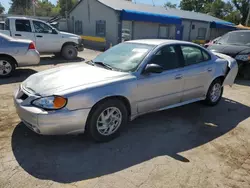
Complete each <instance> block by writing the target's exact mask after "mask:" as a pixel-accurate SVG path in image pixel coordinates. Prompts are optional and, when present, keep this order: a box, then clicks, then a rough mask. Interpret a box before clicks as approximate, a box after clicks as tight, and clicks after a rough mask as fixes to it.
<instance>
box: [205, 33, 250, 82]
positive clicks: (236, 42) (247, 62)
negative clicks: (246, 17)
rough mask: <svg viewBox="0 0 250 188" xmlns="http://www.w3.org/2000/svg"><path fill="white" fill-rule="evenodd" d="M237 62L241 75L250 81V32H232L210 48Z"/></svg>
mask: <svg viewBox="0 0 250 188" xmlns="http://www.w3.org/2000/svg"><path fill="white" fill-rule="evenodd" d="M208 49H209V50H211V51H215V52H219V53H223V54H226V55H229V56H231V57H233V58H234V59H236V60H237V62H238V65H239V74H240V75H241V76H243V77H244V78H247V79H250V30H240V31H232V32H229V33H227V34H225V35H223V36H222V37H221V38H220V39H219V40H218V41H216V42H215V43H214V44H212V45H210V46H209V47H208Z"/></svg>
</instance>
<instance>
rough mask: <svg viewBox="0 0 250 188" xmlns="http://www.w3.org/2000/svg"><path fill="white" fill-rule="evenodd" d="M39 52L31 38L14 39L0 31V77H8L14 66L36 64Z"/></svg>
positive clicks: (38, 59)
mask: <svg viewBox="0 0 250 188" xmlns="http://www.w3.org/2000/svg"><path fill="white" fill-rule="evenodd" d="M39 62H40V55H39V52H38V51H37V50H36V47H35V44H34V42H32V41H31V40H24V39H23V40H21V39H14V38H12V37H10V36H7V35H4V34H1V33H0V77H8V76H11V74H12V73H13V72H14V71H15V69H16V67H22V66H27V65H36V64H38V63H39Z"/></svg>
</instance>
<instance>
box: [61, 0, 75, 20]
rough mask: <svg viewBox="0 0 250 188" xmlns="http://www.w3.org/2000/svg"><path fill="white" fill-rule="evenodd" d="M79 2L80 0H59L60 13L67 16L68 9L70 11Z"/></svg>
mask: <svg viewBox="0 0 250 188" xmlns="http://www.w3.org/2000/svg"><path fill="white" fill-rule="evenodd" d="M77 3H78V0H58V4H59V6H60V14H61V15H62V16H65V13H66V11H70V10H71V9H72V8H73V7H74V6H75V5H76V4H77Z"/></svg>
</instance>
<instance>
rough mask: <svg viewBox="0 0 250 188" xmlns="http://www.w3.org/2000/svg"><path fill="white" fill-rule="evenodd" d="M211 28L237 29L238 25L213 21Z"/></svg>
mask: <svg viewBox="0 0 250 188" xmlns="http://www.w3.org/2000/svg"><path fill="white" fill-rule="evenodd" d="M210 28H224V29H236V25H235V24H233V23H231V22H226V21H225V22H217V21H213V22H211V24H210Z"/></svg>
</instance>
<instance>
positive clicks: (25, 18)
mask: <svg viewBox="0 0 250 188" xmlns="http://www.w3.org/2000/svg"><path fill="white" fill-rule="evenodd" d="M7 18H8V19H22V20H34V21H39V22H44V23H46V22H45V21H44V20H39V19H35V18H29V17H21V16H20V17H18V16H10V17H7Z"/></svg>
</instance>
